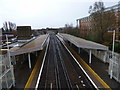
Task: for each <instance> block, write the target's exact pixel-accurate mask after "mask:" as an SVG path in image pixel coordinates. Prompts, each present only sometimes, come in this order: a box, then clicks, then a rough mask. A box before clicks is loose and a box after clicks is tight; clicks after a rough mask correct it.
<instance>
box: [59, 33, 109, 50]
mask: <svg viewBox="0 0 120 90" xmlns="http://www.w3.org/2000/svg"><path fill="white" fill-rule="evenodd" d="M58 35H59V36H61V37H62V38H64V39H67V40H68V41H69V42H71V43H72V44H74V45H75V46H77V47H79V48H86V49H97V50H108V47H107V46H105V45H102V44H98V43H95V42H92V41H88V40H85V39H82V38H79V37H75V36H73V35H69V34H63V33H59V34H58Z"/></svg>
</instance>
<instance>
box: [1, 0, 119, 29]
mask: <svg viewBox="0 0 120 90" xmlns="http://www.w3.org/2000/svg"><path fill="white" fill-rule="evenodd" d="M95 1H98V0H0V27H2V25H3V22H4V21H11V22H14V23H16V25H17V26H21V25H30V26H32V28H46V27H64V26H65V24H71V23H72V24H73V25H74V26H75V25H76V19H78V18H82V17H85V16H88V15H89V14H88V10H89V6H90V5H93V3H94V2H95ZM102 1H103V2H104V5H105V7H108V6H112V5H115V4H117V3H118V1H119V0H102Z"/></svg>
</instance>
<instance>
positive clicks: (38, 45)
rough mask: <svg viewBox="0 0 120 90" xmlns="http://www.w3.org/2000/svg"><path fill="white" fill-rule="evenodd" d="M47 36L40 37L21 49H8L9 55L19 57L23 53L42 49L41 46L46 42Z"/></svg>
mask: <svg viewBox="0 0 120 90" xmlns="http://www.w3.org/2000/svg"><path fill="white" fill-rule="evenodd" d="M47 37H48V34H46V35H40V36H38V37H37V38H36V39H34V40H32V41H30V42H28V43H27V44H25V45H24V46H22V47H13V48H11V49H10V55H11V56H14V55H19V54H24V53H30V52H34V51H38V50H42V49H43V44H44V42H45V41H46V40H47Z"/></svg>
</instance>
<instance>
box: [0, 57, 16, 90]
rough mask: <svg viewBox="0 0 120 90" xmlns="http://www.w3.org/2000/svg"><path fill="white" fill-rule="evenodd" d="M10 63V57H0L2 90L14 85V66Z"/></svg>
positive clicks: (0, 84)
mask: <svg viewBox="0 0 120 90" xmlns="http://www.w3.org/2000/svg"><path fill="white" fill-rule="evenodd" d="M10 63H11V62H10V61H9V60H8V55H0V90H1V89H3V88H10V87H11V86H12V85H13V84H14V75H13V66H12V65H11V64H10Z"/></svg>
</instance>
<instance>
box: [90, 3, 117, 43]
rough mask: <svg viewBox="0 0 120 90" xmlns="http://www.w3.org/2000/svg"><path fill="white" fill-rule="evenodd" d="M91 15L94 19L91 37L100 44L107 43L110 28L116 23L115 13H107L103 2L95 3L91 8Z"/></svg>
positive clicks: (111, 11)
mask: <svg viewBox="0 0 120 90" xmlns="http://www.w3.org/2000/svg"><path fill="white" fill-rule="evenodd" d="M89 13H90V15H91V17H92V32H91V33H92V34H90V37H92V38H94V40H95V41H97V42H100V43H103V42H105V41H107V39H108V37H107V36H109V35H108V34H107V31H108V28H109V27H110V26H112V25H114V23H115V21H114V20H115V15H114V11H113V10H109V11H105V7H104V3H103V2H95V3H94V5H93V6H90V8H89ZM91 35H92V36H91Z"/></svg>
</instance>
